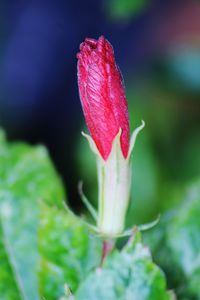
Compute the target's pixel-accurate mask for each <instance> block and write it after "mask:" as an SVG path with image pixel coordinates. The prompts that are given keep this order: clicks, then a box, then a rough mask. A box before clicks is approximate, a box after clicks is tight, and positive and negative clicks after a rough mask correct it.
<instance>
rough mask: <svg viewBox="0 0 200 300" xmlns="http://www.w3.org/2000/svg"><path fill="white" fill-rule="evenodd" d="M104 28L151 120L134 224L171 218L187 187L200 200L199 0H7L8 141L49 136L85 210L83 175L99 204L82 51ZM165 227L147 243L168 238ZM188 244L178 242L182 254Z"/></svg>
mask: <svg viewBox="0 0 200 300" xmlns="http://www.w3.org/2000/svg"><path fill="white" fill-rule="evenodd" d="M102 34H103V35H104V36H105V37H106V38H107V39H108V40H109V41H110V42H111V43H112V45H113V47H114V50H115V56H116V60H117V63H118V65H119V67H120V69H121V71H122V74H123V76H124V80H125V86H126V91H127V99H128V104H129V113H130V120H131V128H132V130H133V129H134V128H135V127H136V126H138V125H139V124H140V122H141V120H142V119H144V120H145V123H146V127H145V129H144V130H143V132H142V133H141V134H140V136H139V138H138V140H137V143H136V146H135V150H134V154H133V185H132V194H131V204H130V209H129V214H128V218H127V226H130V225H132V224H133V223H136V224H140V223H144V222H148V221H151V220H153V219H154V218H156V217H157V215H158V213H161V214H162V213H163V214H164V216H166V217H164V218H163V220H164V221H163V222H165V220H166V219H167V218H168V217H167V213H168V211H169V210H173V208H175V207H177V205H178V207H179V209H178V210H177V212H176V214H177V215H179V212H180V214H181V207H182V203H183V201H184V199H185V196H184V195H185V193H186V191H188V190H189V191H190V192H187V193H186V195H189V196H188V199H189V201H190V200H191V199H194V198H195V199H197V198H198V199H199V201H200V198H199V191H200V189H199V187H200V184H199V183H200V181H199V178H200V2H199V1H197V0H167V1H166V0H155V1H153V0H152V1H147V0H107V1H106V0H104V1H103V0H102V1H100V0H99V1H93V0H85V1H82V0H76V1H67V0H65V1H64V0H56V1H55V0H54V1H52V0H49V1H45V0H40V1H39V0H34V1H31V0H29V1H27V0H26V1H22V0H18V1H13V0H10V1H3V0H2V1H1V2H0V41H1V43H0V126H1V127H2V128H3V129H4V130H5V132H6V134H7V136H8V139H9V140H10V141H15V140H24V141H27V142H28V143H31V144H38V143H41V144H44V145H46V147H47V148H48V150H49V153H50V155H51V157H52V160H53V162H54V164H55V166H56V168H57V170H58V172H59V173H60V175H61V177H62V178H63V181H64V183H65V188H66V193H67V195H68V202H69V205H70V206H71V207H72V208H73V209H74V210H75V211H76V212H78V213H82V211H83V206H82V204H81V201H80V199H79V196H78V193H77V183H78V180H79V179H82V180H83V181H84V190H85V192H86V194H87V195H88V198H89V199H91V201H92V202H93V203H94V205H96V200H97V199H96V198H97V183H96V177H95V176H96V172H95V161H94V158H93V156H92V154H91V152H90V151H89V148H88V145H87V142H86V141H85V140H84V139H83V137H82V136H81V134H80V132H81V130H83V129H84V130H87V129H86V128H85V123H84V119H83V115H82V111H81V105H80V100H79V96H78V87H77V74H76V72H77V71H76V63H77V60H76V53H77V52H78V51H79V44H80V43H81V42H82V41H83V40H84V39H85V37H92V38H98V37H99V36H100V35H102ZM194 186H195V187H194ZM188 193H189V194H188ZM186 198H187V197H186ZM191 201H192V200H191ZM195 201H196V200H195ZM199 201H198V203H199ZM195 203H196V202H195ZM184 207H185V206H184ZM184 211H189V210H188V208H187V209H186V210H184ZM184 211H182V213H183V214H184ZM195 211H199V210H195ZM165 214H166V215H165ZM198 216H199V215H195V216H194V218H193V221H194V220H195V222H196V221H197V219H198V220H199V217H198ZM190 220H191V219H190ZM170 222H171V221H170ZM188 222H189V221H188ZM191 222H192V221H191ZM198 222H199V221H198ZM186 223H187V222H186ZM170 224H171V223H170ZM192 224H193V223H192ZM193 225H194V224H193ZM193 225H192V226H193ZM199 225H200V224H199ZM163 226H164V225H163ZM177 226H178V225H177ZM181 226H182V225H181ZM164 227H165V226H164ZM193 227H194V226H193ZM193 227H192V228H193ZM160 228H162V221H161V227H160ZM181 228H182V227H181ZM198 228H200V226H199V227H198ZM170 230H171V231H170V232H175V231H174V230H173V228H171V229H170ZM177 230H178V229H177ZM198 230H199V229H198ZM159 234H160V233H159V232H157V233H155V235H154V234H153V235H152V236H154V238H155V239H154V238H153V237H152V236H151V238H150V240H149V243H151V242H152V241H153V240H154V241H157V242H158V241H159V243H161V244H162V238H160V236H159ZM162 234H163V233H162ZM195 234H196V233H195ZM177 236H179V237H180V235H179V233H178V231H177ZM190 236H191V235H190ZM195 237H196V238H197V242H196V244H195V247H196V248H195V251H196V252H195V254H194V253H193V252H191V253H192V254H191V253H190V252H188V251H189V250H188V249H187V251H186V252H187V255H186V260H185V261H184V262H186V265H187V259H188V255H189V254H190V255H191V256H190V257H193V254H194V256H195V255H196V256H195V257H196V259H197V261H198V264H199V261H200V258H199V251H197V250H198V249H200V240H199V239H200V237H199V231H198V232H197V235H195ZM176 238H177V237H175V238H174V239H176ZM183 239H184V237H183ZM195 241H196V240H195ZM157 242H155V243H153V244H154V245H152V249H155V248H156V247H157V246H155V245H158V243H157ZM163 243H164V242H163ZM169 245H171V244H170V242H169V240H168V246H169ZM185 246H186V243H185V244H184V247H185ZM172 248H173V249H176V250H177V249H178V248H177V247H175V246H174V245H173V246H172ZM166 249H167V248H165V251H166ZM182 250H183V249H182ZM190 250H191V249H190ZM193 250H194V249H193ZM193 250H191V251H193ZM155 251H156V250H155ZM177 251H178V250H177ZM158 253H159V255H160V256H159V255H157V256H156V257H160V259H159V258H158V262H159V264H161V266H162V267H163V268H164V269H165V271H166V272H168V269H170V268H169V265H167V266H165V265H166V261H165V262H163V260H162V257H163V256H162V255H165V252H164V254H163V252H162V249H161V251H158ZM180 253H182V252H180V251H178V252H176V251H175V256H176V255H177V257H178V256H179V255H180ZM188 253H189V254H188ZM183 257H184V256H183ZM175 260H176V259H175ZM180 263H182V262H180ZM195 270H196V269H195ZM199 270H200V267H199V269H198V276H199V277H197V278H199V279H200V271H199ZM186 271H187V268H186ZM169 272H171V271H170V270H169ZM180 272H183V270H182V271H180ZM195 272H196V271H195ZM185 273H186V274H190V273H187V272H185ZM185 273H184V274H185ZM181 274H182V273H181ZM179 275H180V274H179ZM180 276H181V275H180ZM176 280H177V277H176V279H174V281H175V283H174V282H173V284H172V286H173V287H174V286H175V285H176ZM195 280H196V279H195ZM198 282H199V281H198V280H196V281H195V283H192V287H191V289H193V288H194V285H195V284H197V283H198ZM180 293H181V292H180ZM197 294H198V295H200V290H199V289H198V292H197ZM198 297H200V296H198ZM184 299H186V298H184ZM188 299H200V298H188Z"/></svg>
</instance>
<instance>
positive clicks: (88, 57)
mask: <svg viewBox="0 0 200 300" xmlns="http://www.w3.org/2000/svg"><path fill="white" fill-rule="evenodd" d="M77 57H78V85H79V93H80V99H81V104H82V108H83V113H84V116H85V119H86V123H87V126H88V129H89V131H90V134H91V136H92V138H93V140H94V142H95V144H96V146H97V148H98V150H99V152H100V154H101V156H102V158H103V159H104V160H107V158H108V156H109V154H110V152H111V148H112V143H113V140H114V138H115V136H116V135H117V133H118V132H119V129H120V128H121V129H122V134H121V138H120V144H121V149H122V153H123V156H124V158H126V157H127V155H128V149H129V118H128V108H127V101H126V97H125V91H124V86H123V80H122V77H121V73H120V71H119V69H118V67H117V65H116V63H115V58H114V52H113V48H112V46H111V44H110V43H109V42H108V41H107V40H106V39H105V38H104V37H103V36H101V37H100V38H99V39H98V41H96V40H93V39H88V38H87V39H85V42H83V43H82V44H81V45H80V53H78V54H77Z"/></svg>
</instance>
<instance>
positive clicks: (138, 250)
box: [75, 232, 173, 300]
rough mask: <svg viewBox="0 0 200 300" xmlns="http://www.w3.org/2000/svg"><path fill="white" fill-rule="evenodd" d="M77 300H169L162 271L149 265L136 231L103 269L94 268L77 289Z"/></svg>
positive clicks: (112, 254)
mask: <svg viewBox="0 0 200 300" xmlns="http://www.w3.org/2000/svg"><path fill="white" fill-rule="evenodd" d="M75 299H77V300H79V299H80V300H90V299H91V300H100V299H106V300H116V299H117V300H129V299H140V300H156V299H159V300H168V299H173V298H172V295H171V294H170V293H168V292H167V291H166V280H165V277H164V274H163V272H162V271H161V270H160V269H159V268H158V267H157V266H156V265H155V264H154V263H153V262H152V259H151V255H150V253H149V250H148V248H147V247H145V246H144V245H143V244H142V242H141V237H140V233H139V232H137V234H136V236H135V238H134V240H133V241H132V242H131V243H130V244H128V246H126V247H125V248H124V249H123V250H122V251H121V252H119V251H117V250H115V251H113V253H111V254H110V255H109V256H108V257H107V260H106V262H105V264H104V266H103V268H102V269H96V270H95V271H94V272H92V273H90V275H89V276H88V277H87V278H86V279H85V281H84V282H82V283H81V285H80V286H79V288H78V290H77V293H76V294H75Z"/></svg>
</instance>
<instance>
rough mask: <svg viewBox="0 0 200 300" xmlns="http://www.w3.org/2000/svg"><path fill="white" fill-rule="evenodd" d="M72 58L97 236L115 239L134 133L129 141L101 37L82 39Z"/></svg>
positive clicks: (120, 92) (123, 105)
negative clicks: (91, 158)
mask: <svg viewBox="0 0 200 300" xmlns="http://www.w3.org/2000/svg"><path fill="white" fill-rule="evenodd" d="M77 58H78V86H79V94H80V99H81V104H82V108H83V113H84V116H85V120H86V123H87V126H88V129H89V132H90V134H91V136H89V135H87V134H83V135H84V136H85V137H86V138H87V139H88V141H89V144H90V147H91V149H92V151H93V152H94V153H95V154H96V158H97V172H98V186H99V193H98V220H97V227H98V232H99V233H101V234H102V235H104V236H107V237H116V236H118V235H120V234H121V233H122V232H123V230H124V223H125V216H126V212H127V208H128V203H129V194H130V185H131V170H132V167H131V157H130V156H131V152H132V149H133V146H134V143H135V139H136V136H137V133H138V132H139V131H140V130H141V129H142V128H143V127H144V123H143V124H142V125H141V126H140V127H138V128H137V129H136V130H135V131H134V132H133V134H132V137H131V140H130V136H129V118H128V107H127V101H126V97H125V91H124V86H123V80H122V77H121V73H120V71H119V69H118V67H117V65H116V63H115V58H114V52H113V48H112V46H111V44H110V43H109V42H108V41H107V40H106V39H105V38H104V37H103V36H101V37H100V38H99V39H98V41H97V40H94V39H88V38H87V39H85V41H84V42H83V43H82V44H81V45H80V52H79V53H78V54H77Z"/></svg>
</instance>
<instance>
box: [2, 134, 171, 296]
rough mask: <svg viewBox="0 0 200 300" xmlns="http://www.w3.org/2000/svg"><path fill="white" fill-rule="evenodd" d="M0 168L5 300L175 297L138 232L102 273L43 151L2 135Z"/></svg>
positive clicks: (97, 251) (93, 243) (94, 242)
mask: <svg viewBox="0 0 200 300" xmlns="http://www.w3.org/2000/svg"><path fill="white" fill-rule="evenodd" d="M0 164H1V169H0V212H1V213H0V246H1V247H0V259H1V269H0V299H2V300H15V299H16V300H24V299H28V300H32V299H33V300H37V299H47V300H57V299H61V298H62V299H65V298H66V299H72V298H73V299H74V298H75V299H77V300H79V299H81V300H84V299H88V300H89V299H92V300H95V299H97V300H98V299H108V300H114V299H123V300H125V299H127V300H128V299H133V298H137V299H141V300H151V299H154V300H156V299H159V300H162V299H163V300H167V299H172V298H173V295H172V294H170V293H168V292H167V291H166V280H165V276H164V274H163V272H162V271H161V270H160V269H159V268H158V267H157V266H156V265H155V264H154V263H153V262H152V259H151V255H150V253H149V250H148V249H147V248H146V247H145V246H143V244H142V241H141V236H140V234H139V232H138V233H137V234H136V235H135V238H134V239H132V240H131V241H129V243H128V244H127V245H126V246H125V247H124V248H123V249H122V250H121V251H119V250H117V249H115V250H114V251H113V252H112V253H111V254H110V256H108V257H107V259H106V261H105V263H104V265H103V268H102V269H101V270H100V269H99V264H100V260H101V240H100V238H98V237H96V236H94V235H93V234H90V232H89V229H88V227H87V226H86V225H85V223H84V221H81V219H79V218H77V217H76V216H74V215H73V213H72V212H70V210H69V209H68V207H67V206H66V205H65V204H64V199H65V192H64V189H63V185H62V182H61V180H60V179H59V176H58V175H57V173H56V171H55V169H54V168H53V166H52V164H51V161H50V159H49V157H48V153H47V151H46V149H45V148H44V147H42V146H29V145H26V144H24V143H8V142H7V141H6V139H5V137H4V135H3V133H2V132H1V133H0ZM70 291H72V294H73V295H72V294H71V292H70ZM138 297H139V298H138Z"/></svg>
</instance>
